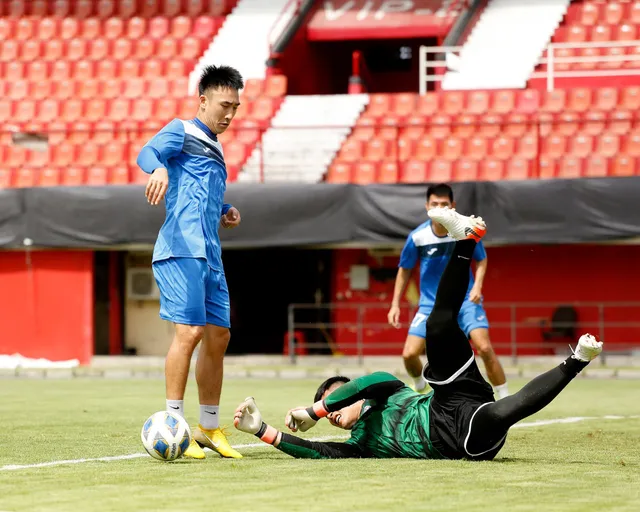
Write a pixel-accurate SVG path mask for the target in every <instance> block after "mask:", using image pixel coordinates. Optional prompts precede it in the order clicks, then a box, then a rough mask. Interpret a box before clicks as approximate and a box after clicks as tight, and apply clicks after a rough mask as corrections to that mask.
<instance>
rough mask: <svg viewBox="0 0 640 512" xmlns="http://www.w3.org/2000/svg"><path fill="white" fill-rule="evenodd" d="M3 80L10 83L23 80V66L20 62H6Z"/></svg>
mask: <svg viewBox="0 0 640 512" xmlns="http://www.w3.org/2000/svg"><path fill="white" fill-rule="evenodd" d="M3 78H4V79H5V80H8V81H10V82H12V81H14V80H22V79H23V78H24V64H23V63H22V62H7V64H6V66H5V73H4V76H3Z"/></svg>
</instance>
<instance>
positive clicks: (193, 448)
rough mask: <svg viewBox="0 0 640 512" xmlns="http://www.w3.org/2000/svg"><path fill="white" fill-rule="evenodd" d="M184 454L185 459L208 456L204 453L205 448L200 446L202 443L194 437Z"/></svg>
mask: <svg viewBox="0 0 640 512" xmlns="http://www.w3.org/2000/svg"><path fill="white" fill-rule="evenodd" d="M182 456H183V457H184V458H185V459H204V458H206V456H205V454H204V450H203V449H202V448H200V445H199V444H198V443H197V442H196V440H195V439H193V437H192V438H191V443H189V448H187V449H186V450H185V451H184V453H183V454H182Z"/></svg>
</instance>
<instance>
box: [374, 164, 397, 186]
mask: <svg viewBox="0 0 640 512" xmlns="http://www.w3.org/2000/svg"><path fill="white" fill-rule="evenodd" d="M397 181H398V165H397V164H396V163H395V162H382V163H381V164H380V167H379V174H378V183H397Z"/></svg>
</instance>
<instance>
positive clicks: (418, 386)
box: [413, 375, 427, 392]
mask: <svg viewBox="0 0 640 512" xmlns="http://www.w3.org/2000/svg"><path fill="white" fill-rule="evenodd" d="M413 387H414V388H415V390H416V391H418V392H420V391H424V390H425V389H427V381H426V380H424V377H423V376H422V375H420V377H413Z"/></svg>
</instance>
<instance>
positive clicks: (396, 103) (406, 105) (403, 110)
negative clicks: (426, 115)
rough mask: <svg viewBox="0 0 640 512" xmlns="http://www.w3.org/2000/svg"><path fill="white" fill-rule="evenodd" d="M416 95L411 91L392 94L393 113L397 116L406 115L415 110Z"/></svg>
mask: <svg viewBox="0 0 640 512" xmlns="http://www.w3.org/2000/svg"><path fill="white" fill-rule="evenodd" d="M416 100H417V96H416V95H415V94H412V93H401V94H397V95H395V96H394V100H393V113H394V114H395V115H397V116H399V117H408V116H411V115H413V114H414V112H415V110H416Z"/></svg>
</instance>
